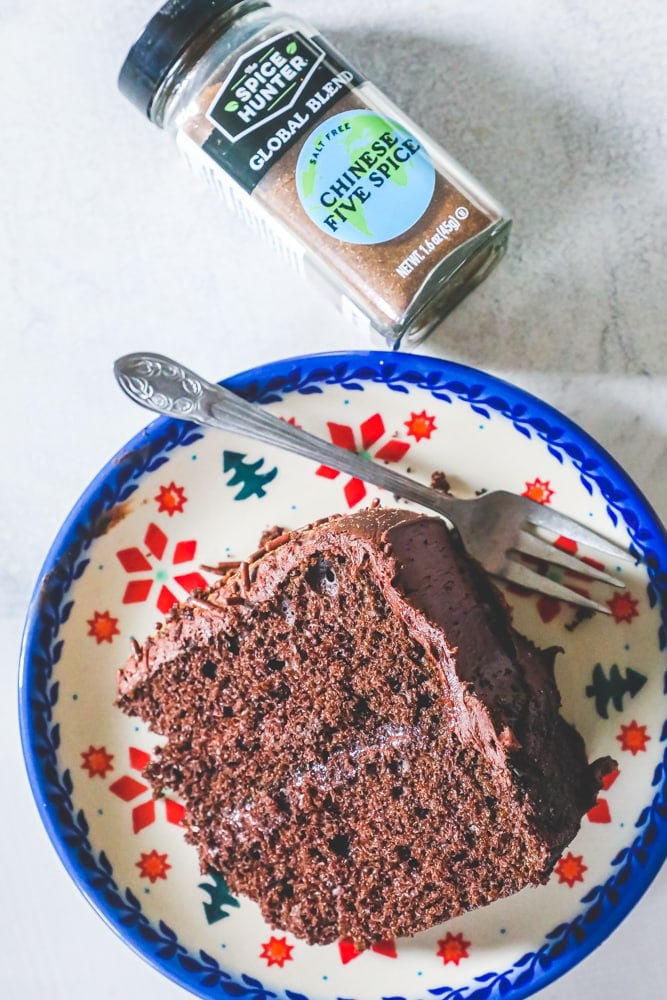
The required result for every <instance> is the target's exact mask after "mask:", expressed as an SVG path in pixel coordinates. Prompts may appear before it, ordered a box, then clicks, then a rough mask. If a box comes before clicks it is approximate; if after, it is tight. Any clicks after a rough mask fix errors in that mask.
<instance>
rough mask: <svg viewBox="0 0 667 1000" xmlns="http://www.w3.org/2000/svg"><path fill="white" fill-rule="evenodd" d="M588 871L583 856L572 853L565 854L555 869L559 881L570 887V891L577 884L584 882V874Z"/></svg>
mask: <svg viewBox="0 0 667 1000" xmlns="http://www.w3.org/2000/svg"><path fill="white" fill-rule="evenodd" d="M587 871H588V868H587V866H586V865H585V864H584V858H583V855H582V854H578V855H577V854H573V853H572V851H568V852H567V854H564V855H563V857H562V858H561V859H560V861H559V862H558V864H557V865H556V866H555V868H554V872H555V873H556V875H557V876H558V881H559V882H562V883H565V884H567V885H569V887H570V889H572V888H573V887H574V884H575V882H583V881H584V872H587Z"/></svg>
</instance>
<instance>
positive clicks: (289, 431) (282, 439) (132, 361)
mask: <svg viewBox="0 0 667 1000" xmlns="http://www.w3.org/2000/svg"><path fill="white" fill-rule="evenodd" d="M114 373H115V375H116V379H117V381H118V383H119V385H120V387H121V388H122V389H123V391H124V392H125V393H127V395H128V396H129V397H130V399H133V400H134V402H135V403H139V404H140V406H145V407H146V408H147V409H149V410H154V411H155V412H156V413H161V414H163V415H168V416H171V417H178V418H179V419H182V420H191V421H193V422H194V423H198V424H205V425H208V426H211V427H218V428H220V429H221V430H225V431H231V432H232V433H234V434H242V435H246V436H247V437H250V438H254V439H255V440H257V441H262V442H264V443H265V444H271V445H277V446H278V447H279V448H284V449H285V450H286V451H291V452H293V453H294V454H295V455H301V456H303V457H304V458H310V459H312V460H313V461H315V462H320V463H321V464H323V465H328V466H330V467H331V468H334V469H338V470H339V471H340V472H346V473H348V474H349V475H351V476H356V477H358V478H359V479H363V480H364V482H367V483H373V485H375V486H380V487H382V488H383V489H387V490H390V491H391V492H392V493H395V494H396V495H397V496H400V497H403V498H404V499H405V500H411V501H413V502H414V503H418V504H421V505H422V506H424V507H428V508H430V509H431V510H435V511H437V512H438V513H439V514H444V515H445V516H446V517H450V518H451V519H452V521H455V520H456V512H457V510H458V509H459V508H460V507H461V505H465V504H467V503H469V501H466V500H456V499H454V498H452V497H445V496H442V495H441V494H439V493H437V492H436V491H435V490H433V489H432V488H431V487H429V486H424V485H422V484H421V483H417V482H415V481H414V480H413V479H409V478H407V477H406V476H402V475H400V474H399V473H397V472H393V471H392V470H390V469H387V468H386V467H385V466H384V465H379V464H378V463H376V462H373V461H371V460H369V459H365V458H360V457H359V455H357V454H356V453H355V452H351V451H347V450H346V449H344V448H339V447H338V446H337V445H335V444H331V443H329V442H328V441H324V440H322V438H319V437H316V436H315V435H314V434H309V433H308V432H307V431H304V430H301V428H299V427H294V426H293V424H288V423H287V422H286V421H284V420H280V419H279V418H278V417H275V416H274V415H273V414H272V413H270V412H269V411H268V410H266V409H264V408H263V407H261V406H258V405H257V404H256V403H249V402H247V400H245V399H242V398H241V397H240V396H237V395H236V393H234V392H231V390H229V389H224V388H222V386H219V385H215V384H213V383H211V382H207V381H206V379H203V378H202V377H201V376H200V375H197V374H196V373H195V372H193V371H190V369H189V368H185V367H184V366H183V365H181V364H179V363H178V362H176V361H173V360H172V359H171V358H167V357H165V356H164V355H161V354H142V353H137V354H126V355H125V356H124V357H122V358H119V359H118V361H116V363H115V365H114Z"/></svg>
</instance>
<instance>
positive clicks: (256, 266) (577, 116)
mask: <svg viewBox="0 0 667 1000" xmlns="http://www.w3.org/2000/svg"><path fill="white" fill-rule="evenodd" d="M153 7H154V5H153V3H152V2H151V0H117V2H115V3H113V4H110V3H104V4H102V3H91V0H52V2H51V3H48V4H46V3H39V4H38V3H28V2H26V0H1V2H0V66H2V74H3V89H2V95H3V97H2V103H1V106H0V121H2V125H3V128H2V145H1V147H0V220H1V232H2V241H1V243H0V254H1V255H2V263H1V266H0V302H1V303H2V316H1V319H0V330H1V334H0V352H1V361H2V364H0V380H1V384H0V389H1V394H0V399H1V400H2V404H3V409H4V419H3V436H2V441H3V449H4V453H5V463H4V471H3V475H2V478H1V480H0V491H1V492H0V511H1V512H2V516H1V518H0V551H1V552H2V562H1V564H0V608H2V612H1V618H0V650H1V651H2V660H3V669H2V671H0V684H1V685H2V687H1V694H2V697H0V752H1V755H2V756H1V758H0V760H1V763H2V771H1V774H2V822H0V858H2V862H1V863H2V896H1V898H2V905H0V942H1V953H2V959H1V961H0V995H1V996H2V997H7V998H12V1000H13V998H18V1000H31V998H33V997H42V996H44V997H46V996H48V997H49V998H52V1000H56V998H65V997H66V998H67V1000H79V998H90V997H95V998H96V1000H111V998H115V997H121V996H122V997H142V998H143V1000H167V998H170V997H173V998H176V997H178V996H185V994H184V993H183V991H181V990H180V989H179V988H178V987H176V986H174V985H172V984H171V983H170V982H168V981H166V980H164V979H162V978H161V977H160V976H159V975H158V974H157V973H155V972H154V971H152V970H151V969H150V968H149V967H148V966H147V965H145V964H144V963H143V962H142V961H141V960H139V959H138V958H136V957H135V956H134V955H133V954H132V953H131V952H130V951H129V950H128V949H127V948H126V947H125V946H124V945H123V944H122V943H121V942H120V941H119V940H117V939H116V937H115V936H114V934H113V933H112V932H111V931H109V930H108V929H107V928H106V927H105V926H104V925H103V923H102V921H100V920H99V919H98V918H97V917H96V916H95V915H94V914H93V912H92V910H91V909H90V907H89V906H88V904H87V903H86V902H85V901H84V899H83V898H82V897H81V896H80V895H79V893H78V891H77V890H76V888H75V887H74V885H73V884H72V883H71V882H70V880H69V877H68V876H67V875H66V874H65V872H64V870H63V869H62V868H61V866H60V864H59V862H58V861H57V859H56V856H55V853H54V851H53V849H52V848H51V846H50V844H49V842H48V839H47V836H46V834H45V832H44V830H43V829H42V827H41V824H40V821H39V819H38V816H37V812H36V809H35V807H34V805H33V802H32V798H31V794H30V791H29V788H28V784H27V780H26V777H25V773H24V770H23V764H22V759H21V755H20V749H19V741H18V732H17V723H16V709H15V705H16V695H15V689H16V663H17V658H18V647H19V637H20V629H21V625H22V619H23V615H24V613H25V609H26V606H27V602H28V599H29V595H30V592H31V589H32V586H33V584H34V582H35V580H36V578H37V575H38V572H39V568H40V565H41V562H42V559H43V557H44V556H45V554H46V551H47V549H48V547H49V545H50V542H51V540H52V538H53V536H54V534H55V532H56V530H57V529H58V527H59V525H60V523H61V522H62V520H63V518H64V517H65V515H66V514H67V512H68V510H69V509H70V507H71V506H72V504H73V503H74V501H75V500H76V499H77V497H78V495H79V494H80V492H81V491H82V489H83V488H84V487H85V486H86V484H87V483H88V481H89V480H90V479H91V477H92V476H93V474H94V473H95V472H96V471H97V470H98V468H99V467H100V466H101V465H102V464H103V463H104V462H105V461H106V460H107V459H108V458H109V457H110V456H111V455H112V454H113V453H114V452H115V451H116V450H117V449H118V448H119V447H120V446H121V445H122V444H123V443H124V442H125V441H126V440H127V439H128V438H129V437H130V436H131V435H132V434H133V433H134V432H135V431H137V430H138V429H139V428H140V427H141V426H143V425H144V423H145V422H146V421H145V419H144V415H143V414H142V412H141V411H140V410H139V409H138V408H135V407H133V406H131V405H130V404H129V403H127V402H126V401H124V399H123V397H122V396H121V394H120V393H119V391H118V389H117V388H116V386H115V384H114V382H113V379H112V377H111V365H112V362H113V360H114V358H115V357H116V356H118V355H120V354H122V353H125V352H127V351H131V350H137V349H154V350H158V351H162V352H164V353H171V354H173V355H174V356H176V357H179V358H182V359H183V360H185V361H187V362H189V363H190V364H191V365H192V366H193V367H195V368H199V369H200V370H201V371H202V372H204V373H207V374H209V375H210V376H214V377H216V378H221V377H223V376H226V375H229V374H231V373H233V372H235V371H237V370H240V369H243V368H246V367H249V366H252V365H254V364H256V363H258V362H262V361H267V360H270V359H272V358H278V357H281V356H286V355H290V354H296V353H301V352H304V351H317V350H322V351H324V350H329V349H336V348H339V349H350V348H358V347H366V346H368V345H367V344H366V343H365V342H363V341H360V340H359V338H358V335H357V334H356V333H355V332H354V331H353V330H352V329H350V328H348V327H347V326H346V325H345V323H344V321H343V320H342V319H341V318H340V317H339V316H338V315H337V314H336V313H335V312H334V311H333V310H332V309H331V308H330V307H329V306H328V305H326V304H323V303H322V302H321V300H320V298H319V296H318V295H317V294H316V293H315V292H311V291H310V290H308V289H304V288H303V287H302V286H301V283H300V281H299V280H298V279H297V277H296V276H295V275H293V274H292V273H291V272H289V271H288V270H286V267H285V266H284V265H283V264H282V263H281V262H279V261H277V260H276V259H275V258H274V256H273V255H272V253H271V252H270V251H269V250H267V249H265V248H264V247H263V246H261V245H259V244H258V243H257V241H256V239H255V238H254V237H253V236H252V235H250V234H248V233H247V232H246V231H245V230H244V228H243V226H242V225H241V224H240V223H239V222H237V221H236V220H235V219H233V218H230V217H229V215H227V214H226V212H225V210H224V209H223V208H222V206H219V205H218V204H217V203H216V202H215V201H214V200H213V196H212V195H210V194H209V193H208V191H205V190H203V189H202V188H199V187H198V186H197V184H196V183H195V181H194V180H193V179H192V178H191V177H190V175H189V174H188V173H187V170H186V168H185V167H184V166H183V165H182V164H181V163H180V162H179V160H178V158H177V155H176V152H175V150H174V149H172V147H171V145H170V142H169V140H168V138H167V137H166V136H165V135H163V134H161V133H160V132H158V130H156V129H155V128H153V127H152V126H150V125H149V124H148V122H147V121H145V120H142V118H141V116H140V115H139V114H137V112H136V111H135V110H133V109H132V108H131V107H130V105H129V104H127V103H126V102H125V101H124V100H123V99H122V98H121V97H120V95H119V94H118V93H117V91H116V85H115V78H116V74H117V70H118V67H119V65H120V63H121V61H122V58H123V56H124V53H125V51H126V49H127V47H128V46H129V44H130V43H131V42H132V41H133V39H134V36H135V35H136V34H137V32H138V30H139V29H140V27H141V26H142V25H143V23H144V22H145V20H146V19H147V18H148V16H149V15H150V14H151V13H152V12H153ZM291 9H292V10H293V11H294V12H296V13H301V14H304V15H306V16H307V17H310V18H311V20H313V21H314V22H315V23H316V24H318V25H319V26H320V27H321V28H322V29H323V30H324V31H325V33H327V34H329V35H330V36H331V37H332V38H333V39H334V40H335V41H336V42H337V43H338V44H339V47H340V48H342V50H343V51H344V52H346V53H347V54H348V55H349V56H350V57H351V58H352V59H353V61H356V62H357V64H359V65H360V66H361V67H363V68H364V69H365V70H366V71H367V73H368V74H369V75H370V76H371V77H373V78H374V79H375V80H376V81H377V82H379V83H380V85H381V86H383V87H384V88H385V89H386V90H387V91H388V93H389V94H390V95H392V96H393V97H394V98H395V99H397V101H398V103H399V104H401V105H403V106H404V107H405V108H406V109H407V110H408V111H410V112H411V113H412V115H413V117H415V118H416V119H417V120H418V121H419V122H420V123H422V124H423V125H425V126H426V127H427V129H428V130H430V131H431V132H432V133H433V134H434V135H435V136H436V137H437V138H438V139H440V140H441V141H442V143H443V144H444V145H445V146H446V147H447V148H448V149H449V150H450V151H451V152H452V153H453V154H454V155H455V156H457V157H458V158H459V159H460V160H461V161H462V162H463V163H464V164H465V165H466V166H467V167H468V168H469V169H471V171H472V172H473V173H475V174H477V175H478V177H479V178H480V179H481V180H482V181H483V182H485V183H486V184H487V186H488V187H489V188H490V189H491V190H492V191H493V192H494V193H495V194H496V195H497V196H498V197H499V198H500V199H501V200H502V201H503V202H504V203H505V204H506V205H507V206H509V208H510V210H511V212H512V214H513V216H514V219H515V224H514V232H513V237H512V241H511V248H510V252H509V255H508V257H507V259H506V260H505V261H504V262H503V263H502V265H501V266H500V268H499V269H498V270H497V271H496V272H495V273H494V275H493V276H492V277H491V278H490V279H489V280H488V281H487V282H486V283H485V285H484V286H482V287H481V288H480V289H478V290H477V291H476V292H475V293H474V294H473V295H472V296H471V297H470V298H469V299H468V300H467V301H466V302H465V303H464V304H463V305H462V306H461V307H459V309H458V310H457V311H456V313H455V314H454V315H453V316H452V317H451V318H450V319H449V320H447V322H446V323H445V324H444V325H443V326H441V327H440V328H439V330H438V331H437V332H436V334H435V335H434V336H433V337H432V338H431V339H430V340H429V341H427V342H426V344H424V345H423V347H422V348H421V350H423V352H424V353H430V354H434V355H438V356H442V357H448V358H452V359H455V360H461V361H465V362H468V363H471V364H473V365H478V366H480V367H484V368H486V369H487V370H489V371H491V372H493V373H494V374H500V375H502V376H504V377H506V378H509V379H510V380H512V381H514V382H516V383H518V384H520V385H521V386H523V387H524V388H527V389H529V390H531V391H533V392H535V393H537V394H538V395H541V396H543V397H544V398H546V399H547V400H549V402H551V403H553V404H555V405H556V406H558V407H559V408H561V409H562V410H563V411H565V412H566V413H567V414H568V415H569V416H571V417H573V418H574V419H575V420H577V421H578V422H579V423H580V424H581V425H583V426H584V427H585V428H586V429H587V430H588V431H589V432H591V433H592V434H593V435H594V436H595V437H596V438H598V440H599V441H600V442H601V443H602V444H603V445H604V446H605V447H606V448H607V449H608V450H609V451H610V452H611V453H612V454H613V455H614V456H615V457H616V458H617V459H618V460H619V461H620V462H621V463H622V464H623V465H624V466H625V468H626V469H627V470H628V471H629V473H630V474H631V475H632V476H633V478H634V479H635V480H636V481H637V483H638V484H639V486H640V487H641V488H642V490H643V491H644V492H645V493H646V495H647V496H648V498H649V499H650V500H651V502H652V503H653V505H654V507H655V508H656V510H657V512H658V514H659V515H660V516H661V517H662V518H663V520H664V519H665V518H666V517H667V475H666V464H667V463H666V459H667V350H665V343H666V338H665V334H666V327H667V293H666V291H665V289H666V288H667V282H666V281H665V232H666V231H667V218H666V213H665V189H666V188H667V184H666V183H665V182H666V181H667V165H666V164H667V159H666V153H667V149H666V137H667V129H666V128H665V105H666V103H667V100H666V99H667V93H666V92H665V70H664V53H665V51H666V50H667V7H666V6H665V4H664V3H663V2H662V0H653V2H651V0H633V3H629V2H628V0H605V2H604V3H603V2H601V0H597V2H596V0H593V2H590V3H587V2H585V0H550V2H548V3H547V2H546V0H542V2H540V0H496V2H493V3H488V2H485V0H465V2H464V0H448V2H447V3H441V2H438V0H413V2H412V3H410V4H405V3H403V2H402V0H365V2H364V3H363V4H359V3H358V2H356V0H338V2H337V3H335V4H323V3H317V2H316V0H293V2H292V3H291ZM666 929H667V877H666V876H665V872H664V871H663V873H662V874H661V875H660V876H659V877H658V879H657V880H656V882H655V883H654V884H653V886H652V887H651V889H650V890H649V891H648V893H647V894H646V896H645V897H644V899H643V900H642V901H641V902H640V904H639V905H638V906H637V908H636V909H635V911H634V912H633V913H632V914H631V915H630V916H629V917H628V918H627V919H626V921H625V922H624V923H623V924H622V926H621V927H620V928H619V929H618V930H617V931H616V932H615V933H614V934H613V936H612V937H611V939H609V940H608V941H607V942H606V943H605V944H604V945H603V946H602V947H600V948H599V949H598V950H597V951H596V952H595V953H594V954H593V955H592V956H591V957H589V958H588V959H587V960H586V961H585V962H584V963H583V964H582V965H580V966H579V967H578V968H576V969H575V970H574V971H573V972H571V973H570V974H568V976H567V977H566V978H565V979H564V980H561V981H560V982H557V983H555V984H553V985H551V986H550V987H549V988H547V989H546V990H545V991H544V992H543V994H541V995H542V996H543V997H544V1000H565V998H568V1000H579V998H584V997H586V998H588V1000H597V998H603V997H604V998H617V997H618V998H620V997H625V996H630V995H634V996H643V997H648V998H657V997H663V996H667V949H666V947H665V940H666V938H665V931H666Z"/></svg>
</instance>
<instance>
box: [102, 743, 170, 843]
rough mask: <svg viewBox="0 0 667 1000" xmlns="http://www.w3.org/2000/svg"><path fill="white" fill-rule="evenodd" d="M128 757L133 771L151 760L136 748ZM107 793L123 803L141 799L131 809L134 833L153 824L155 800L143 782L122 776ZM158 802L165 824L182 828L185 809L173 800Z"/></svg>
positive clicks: (127, 775)
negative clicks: (115, 796) (162, 811)
mask: <svg viewBox="0 0 667 1000" xmlns="http://www.w3.org/2000/svg"><path fill="white" fill-rule="evenodd" d="M129 756H130V767H131V768H132V769H133V770H134V771H143V769H144V768H145V767H146V765H147V764H148V763H149V762H150V759H151V755H150V754H149V753H146V751H145V750H140V749H139V748H138V747H130V750H129ZM109 791H110V792H113V794H114V795H117V796H118V798H119V799H122V800H123V802H134V800H135V799H138V798H139V797H141V798H142V799H143V801H142V802H139V803H138V804H137V805H135V806H133V807H132V829H133V831H134V832H135V833H139V831H140V830H143V829H144V828H145V827H147V826H150V825H151V823H154V822H155V816H156V810H155V805H156V804H155V799H154V798H153V796H152V794H151V790H150V788H149V786H148V785H147V784H146V783H145V782H144V781H139V780H138V779H137V778H134V777H132V775H131V774H124V775H123V776H122V777H121V778H118V779H117V781H114V782H113V784H112V785H109ZM146 792H148V796H149V797H148V798H145V797H144V796H145V794H146ZM160 802H161V803H162V802H163V803H164V814H165V819H166V820H167V823H173V825H174V826H182V825H183V819H184V817H185V809H184V808H183V806H182V805H181V803H180V802H176V801H174V799H160Z"/></svg>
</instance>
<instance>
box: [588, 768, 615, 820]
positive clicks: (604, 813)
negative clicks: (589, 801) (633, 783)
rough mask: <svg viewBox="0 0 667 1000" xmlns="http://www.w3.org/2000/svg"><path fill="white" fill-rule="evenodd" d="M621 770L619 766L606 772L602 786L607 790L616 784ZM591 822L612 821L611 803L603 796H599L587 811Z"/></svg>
mask: <svg viewBox="0 0 667 1000" xmlns="http://www.w3.org/2000/svg"><path fill="white" fill-rule="evenodd" d="M620 773H621V772H620V771H619V769H618V768H616V769H615V770H613V771H610V772H609V774H605V775H604V776H603V778H602V788H603V790H604V791H605V792H606V791H607V790H608V789H610V788H611V786H612V785H613V784H614V782H615V781H616V779H617V778H618V776H619V774H620ZM586 816H587V817H588V820H589V822H590V823H611V810H610V809H609V803H608V802H607V800H606V799H605V798H603V796H601V795H600V796H598V798H597V800H596V802H595V805H594V806H593V807H592V808H591V809H589V810H588V812H587V813H586Z"/></svg>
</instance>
